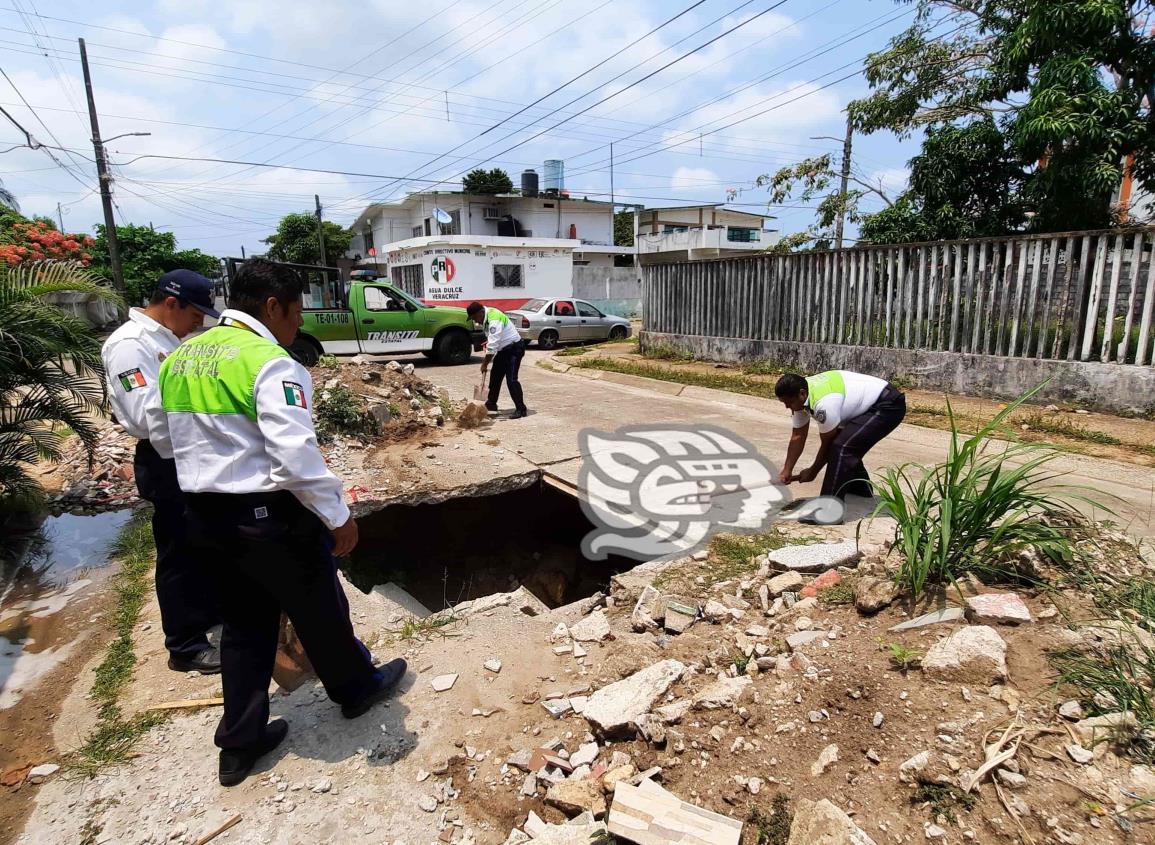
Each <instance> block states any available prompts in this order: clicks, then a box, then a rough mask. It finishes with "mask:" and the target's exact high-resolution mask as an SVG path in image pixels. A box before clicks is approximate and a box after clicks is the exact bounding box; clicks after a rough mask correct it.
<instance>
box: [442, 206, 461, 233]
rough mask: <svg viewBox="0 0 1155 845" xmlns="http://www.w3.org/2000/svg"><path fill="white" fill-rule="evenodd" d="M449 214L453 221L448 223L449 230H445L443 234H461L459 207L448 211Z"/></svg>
mask: <svg viewBox="0 0 1155 845" xmlns="http://www.w3.org/2000/svg"><path fill="white" fill-rule="evenodd" d="M449 216H450V217H452V218H453V222H452V223H450V224H449V231H448V232H446V233H445V234H447V235H460V234H461V209H460V208H455V209H454V210H453V211H451V212H449Z"/></svg>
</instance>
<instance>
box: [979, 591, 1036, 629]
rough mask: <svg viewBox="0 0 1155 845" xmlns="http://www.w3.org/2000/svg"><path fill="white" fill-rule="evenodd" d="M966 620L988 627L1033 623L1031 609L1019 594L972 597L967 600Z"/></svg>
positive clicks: (984, 594)
mask: <svg viewBox="0 0 1155 845" xmlns="http://www.w3.org/2000/svg"><path fill="white" fill-rule="evenodd" d="M966 618H967V619H968V620H969V621H970V622H977V623H980V624H987V625H989V624H995V625H1020V624H1022V623H1024V622H1030V621H1032V620H1031V611H1030V609H1029V608H1028V607H1027V605H1026V603H1025V602H1024V601H1023V600H1022V599H1021V598H1020V597H1019V596H1018V594H1017V593H981V594H980V595H977V596H971V597H970V598H968V599H967V608H966Z"/></svg>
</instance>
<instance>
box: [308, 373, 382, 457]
mask: <svg viewBox="0 0 1155 845" xmlns="http://www.w3.org/2000/svg"><path fill="white" fill-rule="evenodd" d="M389 410H390V412H393V406H390V407H389ZM313 413H314V416H315V418H316V421H317V440H318V441H319V442H321V443H329V442H331V441H332V440H333V437H334V435H336V434H346V435H353V436H358V437H361V436H368V435H374V434H376V433H377V420H376V419H375V418H374V417H373V415H372V414H371V413H369V411H368V409H367V408H366V407H365V400H364V399H362V398H361V397H360V396H358V395H357V394H356V393H354V392H353V391H352V390H350V389H349V388H348V387H346V386H345V385H343V384H338V385H337V386H336V387H331V388H326V389H325V390H323V391H321V394H320V398H318V399H317V400H316V402H315V403H314V409H313Z"/></svg>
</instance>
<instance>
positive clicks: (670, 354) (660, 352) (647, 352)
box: [642, 342, 694, 361]
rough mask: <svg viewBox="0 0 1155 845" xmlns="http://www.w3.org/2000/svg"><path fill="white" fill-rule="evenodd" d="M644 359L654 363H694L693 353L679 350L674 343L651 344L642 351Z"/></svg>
mask: <svg viewBox="0 0 1155 845" xmlns="http://www.w3.org/2000/svg"><path fill="white" fill-rule="evenodd" d="M642 357H643V358H649V359H650V360H653V361H693V360H694V356H693V354H692V353H690V352H687V351H686V350H684V349H679V348H678V347H677V346H674V344H672V343H665V342H659V343H651V344H648V345H647V346H646V348H645V349H643V350H642Z"/></svg>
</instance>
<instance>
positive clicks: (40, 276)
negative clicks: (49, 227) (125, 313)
mask: <svg viewBox="0 0 1155 845" xmlns="http://www.w3.org/2000/svg"><path fill="white" fill-rule="evenodd" d="M54 293H82V294H89V295H92V296H95V297H99V298H101V299H105V300H108V301H110V302H117V303H119V302H120V299H119V298H118V297H117V296H116V294H115V293H114V292H113V291H112V289H111V288H110V287H108V285H107V284H106V283H105V282H104V280H103V279H101V278H100V277H98V276H97V275H96V274H95V273H93V272H91V271H89V270H86V269H84V268H83V267H81V266H80V265H79V264H75V263H72V262H61V261H39V262H31V263H24V264H19V265H17V266H13V267H9V268H6V269H2V270H0V498H4V499H9V498H13V497H15V498H20V497H29V496H35V495H36V494H37V492H38V491H39V485H38V484H37V483H36V482H35V481H34V480H33V478H32V477H31V476H30V475H29V474H28V471H27V467H28V466H29V465H30V464H32V463H35V462H36V461H41V460H48V461H55V460H59V459H60V444H61V441H62V439H63V432H65V431H71V432H73V433H75V434H76V436H77V437H79V438H80V440H81V442H82V443H83V444H84V446H85V448H87V449H89V450H91V449H92V448H93V447H94V446H95V445H96V440H97V436H98V432H97V429H96V427H95V426H94V425H93V423H92V419H91V417H90V415H91V414H95V413H99V412H100V411H101V408H102V405H103V402H104V390H103V387H102V385H101V376H102V375H103V373H104V367H103V364H102V363H101V359H100V339H99V338H98V336H97V334H96V331H95V330H94V329H93V328H92V326H90V325H89V324H88V322H87V321H85V320H82V319H79V318H77V317H73V316H71V315H70V314H67V313H65V312H64V311H62V310H61V309H60V308H58V307H56V306H55V305H53V304H52V303H51V302H49V301H48V296H49V295H50V294H54Z"/></svg>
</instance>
